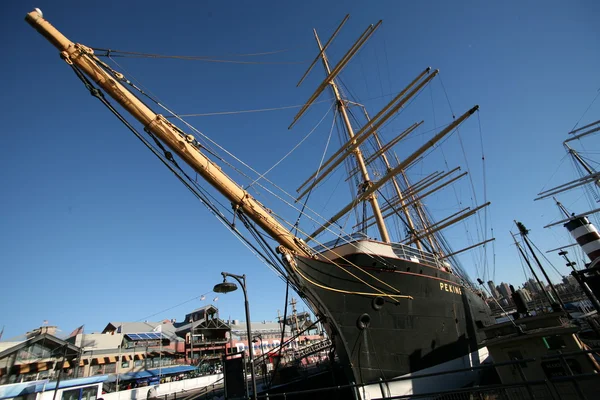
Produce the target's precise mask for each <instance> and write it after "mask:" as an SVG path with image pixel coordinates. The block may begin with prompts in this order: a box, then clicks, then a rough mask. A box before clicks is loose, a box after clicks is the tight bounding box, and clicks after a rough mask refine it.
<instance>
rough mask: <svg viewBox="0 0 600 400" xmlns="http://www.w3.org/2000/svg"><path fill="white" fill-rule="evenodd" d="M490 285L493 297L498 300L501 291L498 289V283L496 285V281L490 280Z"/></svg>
mask: <svg viewBox="0 0 600 400" xmlns="http://www.w3.org/2000/svg"><path fill="white" fill-rule="evenodd" d="M487 284H488V287H489V288H490V293H491V295H492V297H493V298H495V299H496V300H497V299H499V298H500V293H499V292H498V289H496V285H494V281H488V283H487Z"/></svg>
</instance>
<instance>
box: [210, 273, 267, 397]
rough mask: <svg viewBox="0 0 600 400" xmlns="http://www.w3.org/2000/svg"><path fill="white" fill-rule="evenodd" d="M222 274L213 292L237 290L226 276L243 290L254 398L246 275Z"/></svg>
mask: <svg viewBox="0 0 600 400" xmlns="http://www.w3.org/2000/svg"><path fill="white" fill-rule="evenodd" d="M221 275H223V282H222V283H218V284H216V285H215V287H214V288H213V291H214V292H215V293H229V292H233V291H234V290H237V285H236V284H235V283H233V282H227V277H228V276H230V277H232V278H233V279H235V280H236V281H237V282H238V283H239V284H240V286H241V287H242V291H243V292H244V303H245V306H246V331H247V332H246V334H247V335H248V349H249V353H250V355H249V358H250V374H251V376H252V399H253V400H256V396H257V394H258V393H257V392H256V376H255V374H254V356H253V354H252V348H251V344H250V343H251V340H252V330H251V329H250V306H249V304H248V293H247V292H246V275H245V274H244V275H235V274H230V273H228V272H221Z"/></svg>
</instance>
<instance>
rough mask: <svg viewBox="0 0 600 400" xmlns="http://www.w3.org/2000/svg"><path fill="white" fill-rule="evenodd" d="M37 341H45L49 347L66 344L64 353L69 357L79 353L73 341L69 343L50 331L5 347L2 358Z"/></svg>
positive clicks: (1, 352)
mask: <svg viewBox="0 0 600 400" xmlns="http://www.w3.org/2000/svg"><path fill="white" fill-rule="evenodd" d="M37 342H43V345H44V346H46V347H48V348H59V347H63V346H65V347H64V349H65V353H64V354H65V356H66V357H67V358H68V357H74V356H76V355H78V354H79V348H78V347H76V346H75V345H73V344H72V343H68V342H66V341H64V340H62V339H59V338H57V337H56V336H54V335H51V334H49V333H42V334H41V335H37V336H34V337H32V338H31V339H28V340H25V341H23V342H18V343H17V344H15V345H14V346H12V347H8V348H5V349H4V350H2V351H0V358H4V357H6V356H8V355H10V354H13V353H14V352H16V351H19V350H21V349H24V348H26V347H28V346H31V345H32V344H34V343H37Z"/></svg>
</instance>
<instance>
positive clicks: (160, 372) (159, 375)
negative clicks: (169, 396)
mask: <svg viewBox="0 0 600 400" xmlns="http://www.w3.org/2000/svg"><path fill="white" fill-rule="evenodd" d="M161 375H162V327H161V329H160V354H159V356H158V384H159V385H160V377H161Z"/></svg>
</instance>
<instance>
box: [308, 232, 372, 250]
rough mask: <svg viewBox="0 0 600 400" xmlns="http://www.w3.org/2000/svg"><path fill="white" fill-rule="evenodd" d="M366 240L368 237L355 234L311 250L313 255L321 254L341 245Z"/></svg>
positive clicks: (359, 233) (362, 234)
mask: <svg viewBox="0 0 600 400" xmlns="http://www.w3.org/2000/svg"><path fill="white" fill-rule="evenodd" d="M368 238H369V237H368V236H367V235H365V234H364V233H362V232H355V233H352V234H350V235H344V236H340V237H338V238H337V239H333V240H330V241H329V242H325V243H323V244H320V245H318V246H315V247H313V248H312V249H313V251H314V252H315V253H321V252H323V251H326V250H330V249H332V248H334V247H337V246H340V245H342V244H346V243H351V242H355V241H357V240H364V239H368Z"/></svg>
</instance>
